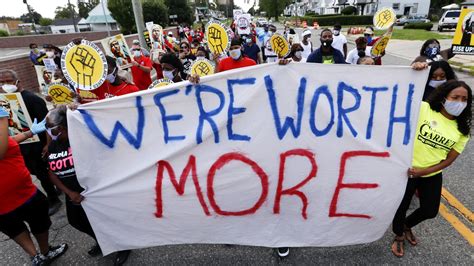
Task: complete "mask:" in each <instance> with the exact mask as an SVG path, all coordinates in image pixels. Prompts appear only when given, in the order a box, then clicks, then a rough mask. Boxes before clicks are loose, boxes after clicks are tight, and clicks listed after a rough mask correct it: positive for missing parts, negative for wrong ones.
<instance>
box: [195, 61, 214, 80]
mask: <svg viewBox="0 0 474 266" xmlns="http://www.w3.org/2000/svg"><path fill="white" fill-rule="evenodd" d="M191 74H197V75H198V76H200V77H204V76H207V75H212V74H214V65H213V64H212V63H211V61H209V60H207V59H199V60H196V61H194V63H193V64H192V65H191Z"/></svg>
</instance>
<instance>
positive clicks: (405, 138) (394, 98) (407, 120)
mask: <svg viewBox="0 0 474 266" xmlns="http://www.w3.org/2000/svg"><path fill="white" fill-rule="evenodd" d="M414 87H415V85H414V84H411V83H410V85H409V86H408V95H407V103H406V105H405V116H399V117H395V106H396V105H397V93H398V85H395V86H394V87H393V93H392V106H391V107H390V119H389V124H388V133H387V147H391V146H392V135H393V124H395V123H403V124H405V134H404V136H403V145H407V144H408V142H409V141H410V131H411V128H410V115H411V103H412V101H413V92H414V91H415V90H414Z"/></svg>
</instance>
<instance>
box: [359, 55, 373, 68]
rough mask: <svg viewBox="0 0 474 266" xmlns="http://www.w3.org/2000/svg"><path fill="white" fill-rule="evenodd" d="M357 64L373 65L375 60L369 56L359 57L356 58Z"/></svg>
mask: <svg viewBox="0 0 474 266" xmlns="http://www.w3.org/2000/svg"><path fill="white" fill-rule="evenodd" d="M357 64H358V65H370V66H373V65H375V60H374V59H373V58H372V57H370V56H364V57H359V59H357Z"/></svg>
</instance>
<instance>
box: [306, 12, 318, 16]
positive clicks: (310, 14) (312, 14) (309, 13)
mask: <svg viewBox="0 0 474 266" xmlns="http://www.w3.org/2000/svg"><path fill="white" fill-rule="evenodd" d="M305 16H308V17H317V16H318V14H317V13H316V12H314V11H313V10H310V11H308V12H306V14H305Z"/></svg>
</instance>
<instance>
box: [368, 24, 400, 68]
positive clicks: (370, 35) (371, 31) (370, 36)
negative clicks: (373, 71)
mask: <svg viewBox="0 0 474 266" xmlns="http://www.w3.org/2000/svg"><path fill="white" fill-rule="evenodd" d="M392 31H393V25H392V26H390V28H388V30H387V33H391V32H392ZM364 38H365V39H367V46H370V48H372V46H374V45H375V44H376V43H377V41H378V40H379V39H380V37H377V38H374V28H372V26H367V27H366V28H365V31H364ZM384 55H385V51H384V52H382V56H384ZM382 56H380V57H376V58H374V60H375V64H376V65H382Z"/></svg>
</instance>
